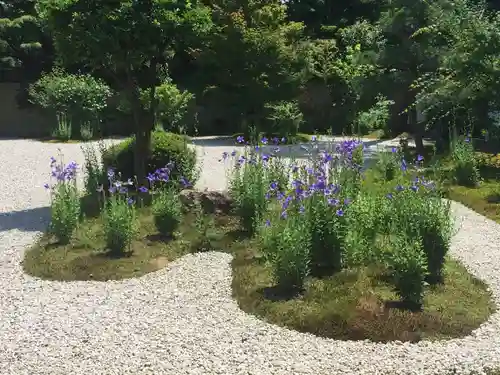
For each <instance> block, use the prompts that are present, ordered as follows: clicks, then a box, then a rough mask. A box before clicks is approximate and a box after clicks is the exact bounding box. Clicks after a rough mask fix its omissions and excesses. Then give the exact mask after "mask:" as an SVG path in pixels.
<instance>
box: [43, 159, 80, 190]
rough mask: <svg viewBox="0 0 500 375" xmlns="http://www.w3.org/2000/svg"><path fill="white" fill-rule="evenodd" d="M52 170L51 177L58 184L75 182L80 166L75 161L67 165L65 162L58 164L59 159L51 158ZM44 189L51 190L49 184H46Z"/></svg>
mask: <svg viewBox="0 0 500 375" xmlns="http://www.w3.org/2000/svg"><path fill="white" fill-rule="evenodd" d="M50 168H51V177H52V178H54V179H55V180H56V183H58V184H59V183H65V182H75V180H76V174H77V171H78V164H77V163H76V162H75V161H71V162H69V163H68V164H67V165H64V163H63V162H59V163H58V162H57V159H56V158H54V157H53V156H51V157H50ZM44 187H45V188H46V189H50V185H49V184H48V183H47V184H44Z"/></svg>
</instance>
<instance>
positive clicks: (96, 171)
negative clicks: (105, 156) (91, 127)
mask: <svg viewBox="0 0 500 375" xmlns="http://www.w3.org/2000/svg"><path fill="white" fill-rule="evenodd" d="M81 148H82V152H83V155H84V157H85V180H84V186H85V193H86V194H88V195H96V194H97V191H98V189H99V187H100V186H102V185H104V183H105V182H106V178H107V176H106V171H105V169H104V167H103V165H102V163H101V160H100V158H99V155H98V153H97V152H96V149H95V148H94V146H92V145H87V144H86V145H83V146H82V147H81ZM98 148H99V151H100V152H101V153H103V152H104V150H105V148H104V144H103V143H99V146H98Z"/></svg>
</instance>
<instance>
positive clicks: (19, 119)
mask: <svg viewBox="0 0 500 375" xmlns="http://www.w3.org/2000/svg"><path fill="white" fill-rule="evenodd" d="M19 90H20V85H19V84H18V83H0V137H15V138H17V137H23V138H36V137H43V136H47V135H49V134H50V129H52V126H53V125H54V124H55V118H50V117H49V116H46V115H43V114H41V113H40V112H39V111H37V110H36V109H35V108H28V109H20V108H19V107H18V105H17V102H16V96H17V94H18V92H19Z"/></svg>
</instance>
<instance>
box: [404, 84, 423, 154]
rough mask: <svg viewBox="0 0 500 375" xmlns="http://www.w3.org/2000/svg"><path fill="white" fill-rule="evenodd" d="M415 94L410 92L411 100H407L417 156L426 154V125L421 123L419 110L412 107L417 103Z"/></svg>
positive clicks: (410, 127) (410, 126)
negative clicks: (418, 114) (418, 115)
mask: <svg viewBox="0 0 500 375" xmlns="http://www.w3.org/2000/svg"><path fill="white" fill-rule="evenodd" d="M415 99H416V98H415V93H414V92H412V91H410V92H409V98H408V100H407V108H408V122H409V124H408V125H409V126H408V128H409V129H410V133H411V134H412V135H413V140H414V141H415V149H416V151H417V154H419V155H423V154H424V151H425V150H424V127H423V126H424V124H422V123H420V122H419V119H418V117H417V109H416V108H415V107H414V106H412V105H413V103H415Z"/></svg>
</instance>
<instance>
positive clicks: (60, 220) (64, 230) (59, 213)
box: [45, 157, 80, 244]
mask: <svg viewBox="0 0 500 375" xmlns="http://www.w3.org/2000/svg"><path fill="white" fill-rule="evenodd" d="M50 166H51V168H52V178H54V179H55V183H53V184H45V188H46V189H48V190H50V197H51V205H50V208H51V217H52V220H51V223H50V226H49V230H50V232H51V233H52V234H53V235H54V236H55V237H56V238H57V239H58V240H59V242H60V243H62V244H67V243H68V242H69V241H70V239H71V236H72V234H73V232H74V231H75V229H76V227H77V226H78V221H79V218H80V197H79V194H78V189H77V186H76V174H77V168H78V165H77V164H76V163H75V162H70V163H69V164H67V165H64V163H63V161H62V159H61V160H60V161H59V162H58V161H57V160H56V159H55V158H54V157H51V161H50Z"/></svg>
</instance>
